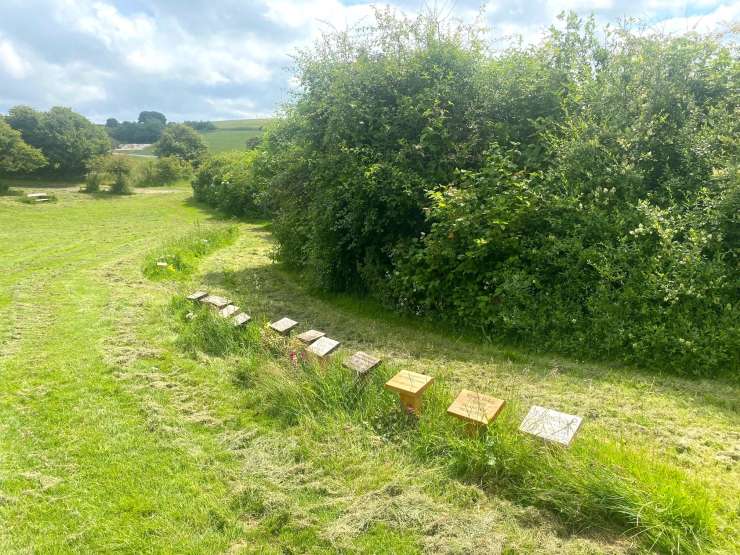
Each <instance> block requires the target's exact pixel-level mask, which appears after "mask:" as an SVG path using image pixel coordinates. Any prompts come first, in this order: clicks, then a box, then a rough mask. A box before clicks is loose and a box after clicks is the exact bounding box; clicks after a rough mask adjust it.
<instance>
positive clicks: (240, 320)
mask: <svg viewBox="0 0 740 555" xmlns="http://www.w3.org/2000/svg"><path fill="white" fill-rule="evenodd" d="M251 319H252V317H251V316H250V315H249V314H246V313H244V312H240V313H239V314H237V315H236V316H234V327H237V328H238V327H240V326H243V325H244V324H246V323H247V322H249V321H250V320H251Z"/></svg>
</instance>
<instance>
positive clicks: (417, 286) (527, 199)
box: [219, 11, 740, 376]
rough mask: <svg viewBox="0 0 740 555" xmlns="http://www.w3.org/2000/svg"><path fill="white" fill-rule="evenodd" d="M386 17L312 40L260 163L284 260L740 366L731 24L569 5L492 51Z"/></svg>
mask: <svg viewBox="0 0 740 555" xmlns="http://www.w3.org/2000/svg"><path fill="white" fill-rule="evenodd" d="M376 16H377V17H376V23H375V25H374V26H370V27H365V28H362V29H358V30H356V31H348V32H343V33H335V34H329V35H327V36H325V37H324V38H323V39H322V41H320V42H319V43H318V44H317V45H316V47H315V48H313V49H310V50H307V51H304V52H302V53H301V54H300V55H299V56H298V58H297V74H298V78H299V80H300V85H301V91H302V92H301V93H300V95H299V96H298V97H297V99H296V100H295V101H294V102H293V103H292V104H291V105H290V106H288V107H287V108H286V110H285V115H284V117H283V118H282V119H281V121H280V122H279V123H278V124H277V125H275V126H274V127H273V128H272V129H271V130H269V131H268V133H267V134H266V136H265V139H264V141H263V143H262V145H261V146H260V147H259V149H258V150H257V151H256V154H255V158H254V160H253V161H252V166H251V172H252V176H251V177H248V178H247V180H248V181H249V180H251V184H252V186H253V187H255V188H261V187H266V188H267V194H266V196H265V197H264V198H265V199H268V200H266V201H265V202H264V205H265V206H267V207H268V208H270V210H271V211H272V212H273V214H274V233H275V236H276V238H277V241H278V249H279V251H278V255H279V257H280V259H281V260H283V261H284V262H285V263H286V264H289V265H291V266H293V267H295V268H296V269H299V270H301V271H302V272H303V273H304V275H305V276H306V278H307V279H308V280H310V282H312V283H313V284H314V285H315V286H317V287H320V288H324V289H330V290H340V291H360V292H369V293H371V294H373V295H375V296H377V297H380V298H382V299H384V300H385V301H386V302H388V303H391V304H393V305H394V306H395V307H397V308H398V309H401V310H405V311H410V312H413V313H416V314H424V315H433V316H434V317H436V318H441V319H446V320H449V321H451V322H454V323H462V324H465V325H470V323H475V324H476V325H479V326H480V328H481V330H482V331H483V332H485V333H486V334H490V335H495V336H498V337H502V338H507V339H509V340H515V341H521V342H525V343H526V344H528V345H530V346H533V347H535V348H537V349H552V350H557V351H560V352H569V353H577V354H586V355H588V356H595V357H599V358H602V357H603V358H609V359H621V360H626V361H630V362H634V363H637V364H640V365H643V366H650V367H654V368H661V369H669V370H671V371H675V372H678V373H682V374H687V375H703V376H712V375H718V374H720V373H727V374H728V375H736V373H737V361H738V350H737V345H739V344H740V332H738V325H737V322H738V320H739V318H738V316H740V315H739V314H738V305H737V299H738V293H739V291H738V284H739V283H740V279H738V278H739V277H740V276H739V275H738V258H737V252H738V248H737V247H738V231H737V230H738V225H737V224H738V221H737V217H738V216H737V215H738V207H739V206H738V205H739V203H738V197H739V196H740V195H739V193H738V190H739V187H738V183H739V181H738V165H737V155H738V139H737V137H738V131H739V129H738V122H740V118H738V117H737V116H738V91H737V87H736V86H735V85H734V84H735V83H737V80H738V76H739V69H740V64H738V57H737V46H736V44H735V43H733V42H732V41H731V40H728V39H727V38H726V37H717V36H702V35H698V34H687V35H682V36H666V35H661V34H657V33H656V34H651V33H646V32H644V31H640V32H633V31H632V30H631V29H630V28H629V26H627V25H624V26H620V27H618V28H605V29H603V30H601V31H597V29H596V28H595V24H594V22H593V20H586V21H583V20H581V19H579V18H577V17H576V16H575V15H568V16H563V19H562V22H561V24H560V25H559V26H558V27H554V28H552V29H551V30H550V31H549V33H548V35H547V36H546V37H545V38H544V39H543V41H542V42H541V43H540V44H538V45H534V46H526V47H523V46H514V47H511V48H509V49H507V50H499V51H497V53H495V54H492V53H490V51H489V50H487V48H486V45H485V44H484V43H483V42H482V41H481V40H480V36H481V33H480V31H479V30H478V29H476V28H475V27H474V26H464V25H452V24H450V25H445V23H444V22H440V21H436V20H434V19H430V18H429V17H419V18H417V19H404V18H398V17H396V16H395V15H393V14H392V13H391V12H389V11H381V12H378V13H377V14H376ZM597 37H599V38H598V39H597ZM257 184H264V185H259V187H258V185H257ZM219 202H220V203H221V204H222V205H223V206H224V207H227V206H231V205H232V203H238V202H240V201H239V199H236V198H228V197H227V196H225V195H224V196H223V197H221V200H220V201H219ZM232 210H234V209H233V208H232Z"/></svg>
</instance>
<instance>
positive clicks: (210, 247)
mask: <svg viewBox="0 0 740 555" xmlns="http://www.w3.org/2000/svg"><path fill="white" fill-rule="evenodd" d="M238 234H239V228H238V227H237V226H235V225H230V226H219V227H209V228H202V227H200V226H196V228H195V230H193V231H192V232H191V233H189V234H187V235H185V236H184V237H180V238H178V239H175V240H173V241H169V242H167V243H165V244H164V245H162V246H161V247H160V248H158V249H157V250H156V251H153V252H151V253H149V255H147V257H146V258H145V260H144V267H143V269H142V271H143V273H144V275H145V276H146V277H148V278H149V279H152V280H163V279H173V280H177V279H182V278H184V277H187V276H188V275H190V274H191V273H193V271H194V270H195V268H197V266H198V261H199V259H201V258H203V257H204V256H206V255H208V254H210V253H212V252H213V251H215V250H217V249H220V248H221V247H225V246H227V245H230V244H232V243H233V242H234V241H235V240H236V237H237V235H238Z"/></svg>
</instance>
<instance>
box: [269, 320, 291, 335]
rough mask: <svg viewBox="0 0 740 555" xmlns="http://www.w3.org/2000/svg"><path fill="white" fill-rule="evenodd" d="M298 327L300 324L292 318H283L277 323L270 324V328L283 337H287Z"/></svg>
mask: <svg viewBox="0 0 740 555" xmlns="http://www.w3.org/2000/svg"><path fill="white" fill-rule="evenodd" d="M297 325H298V322H296V321H295V320H291V319H290V318H281V319H280V320H278V321H277V322H273V323H272V324H270V327H271V328H272V329H273V330H275V331H276V332H278V333H279V334H281V335H287V334H289V333H290V331H291V330H292V329H293V328H294V327H296V326H297Z"/></svg>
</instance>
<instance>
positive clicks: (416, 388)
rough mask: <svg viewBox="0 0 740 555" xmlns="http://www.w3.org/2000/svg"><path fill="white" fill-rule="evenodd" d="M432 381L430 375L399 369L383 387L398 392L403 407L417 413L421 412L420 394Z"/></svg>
mask: <svg viewBox="0 0 740 555" xmlns="http://www.w3.org/2000/svg"><path fill="white" fill-rule="evenodd" d="M433 381H434V378H433V377H431V376H425V375H424V374H417V373H416V372H409V371H408V370H401V371H400V372H399V373H398V374H396V375H395V376H393V377H392V378H391V379H390V380H388V381H387V382H386V383H385V387H386V389H390V390H391V391H395V392H396V393H398V396H399V397H400V399H401V405H402V406H403V408H404V409H406V410H407V411H408V412H410V413H413V414H419V413H420V412H421V395H422V394H423V393H424V390H425V389H426V388H427V387H429V386H430V385H431V384H432V382H433Z"/></svg>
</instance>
